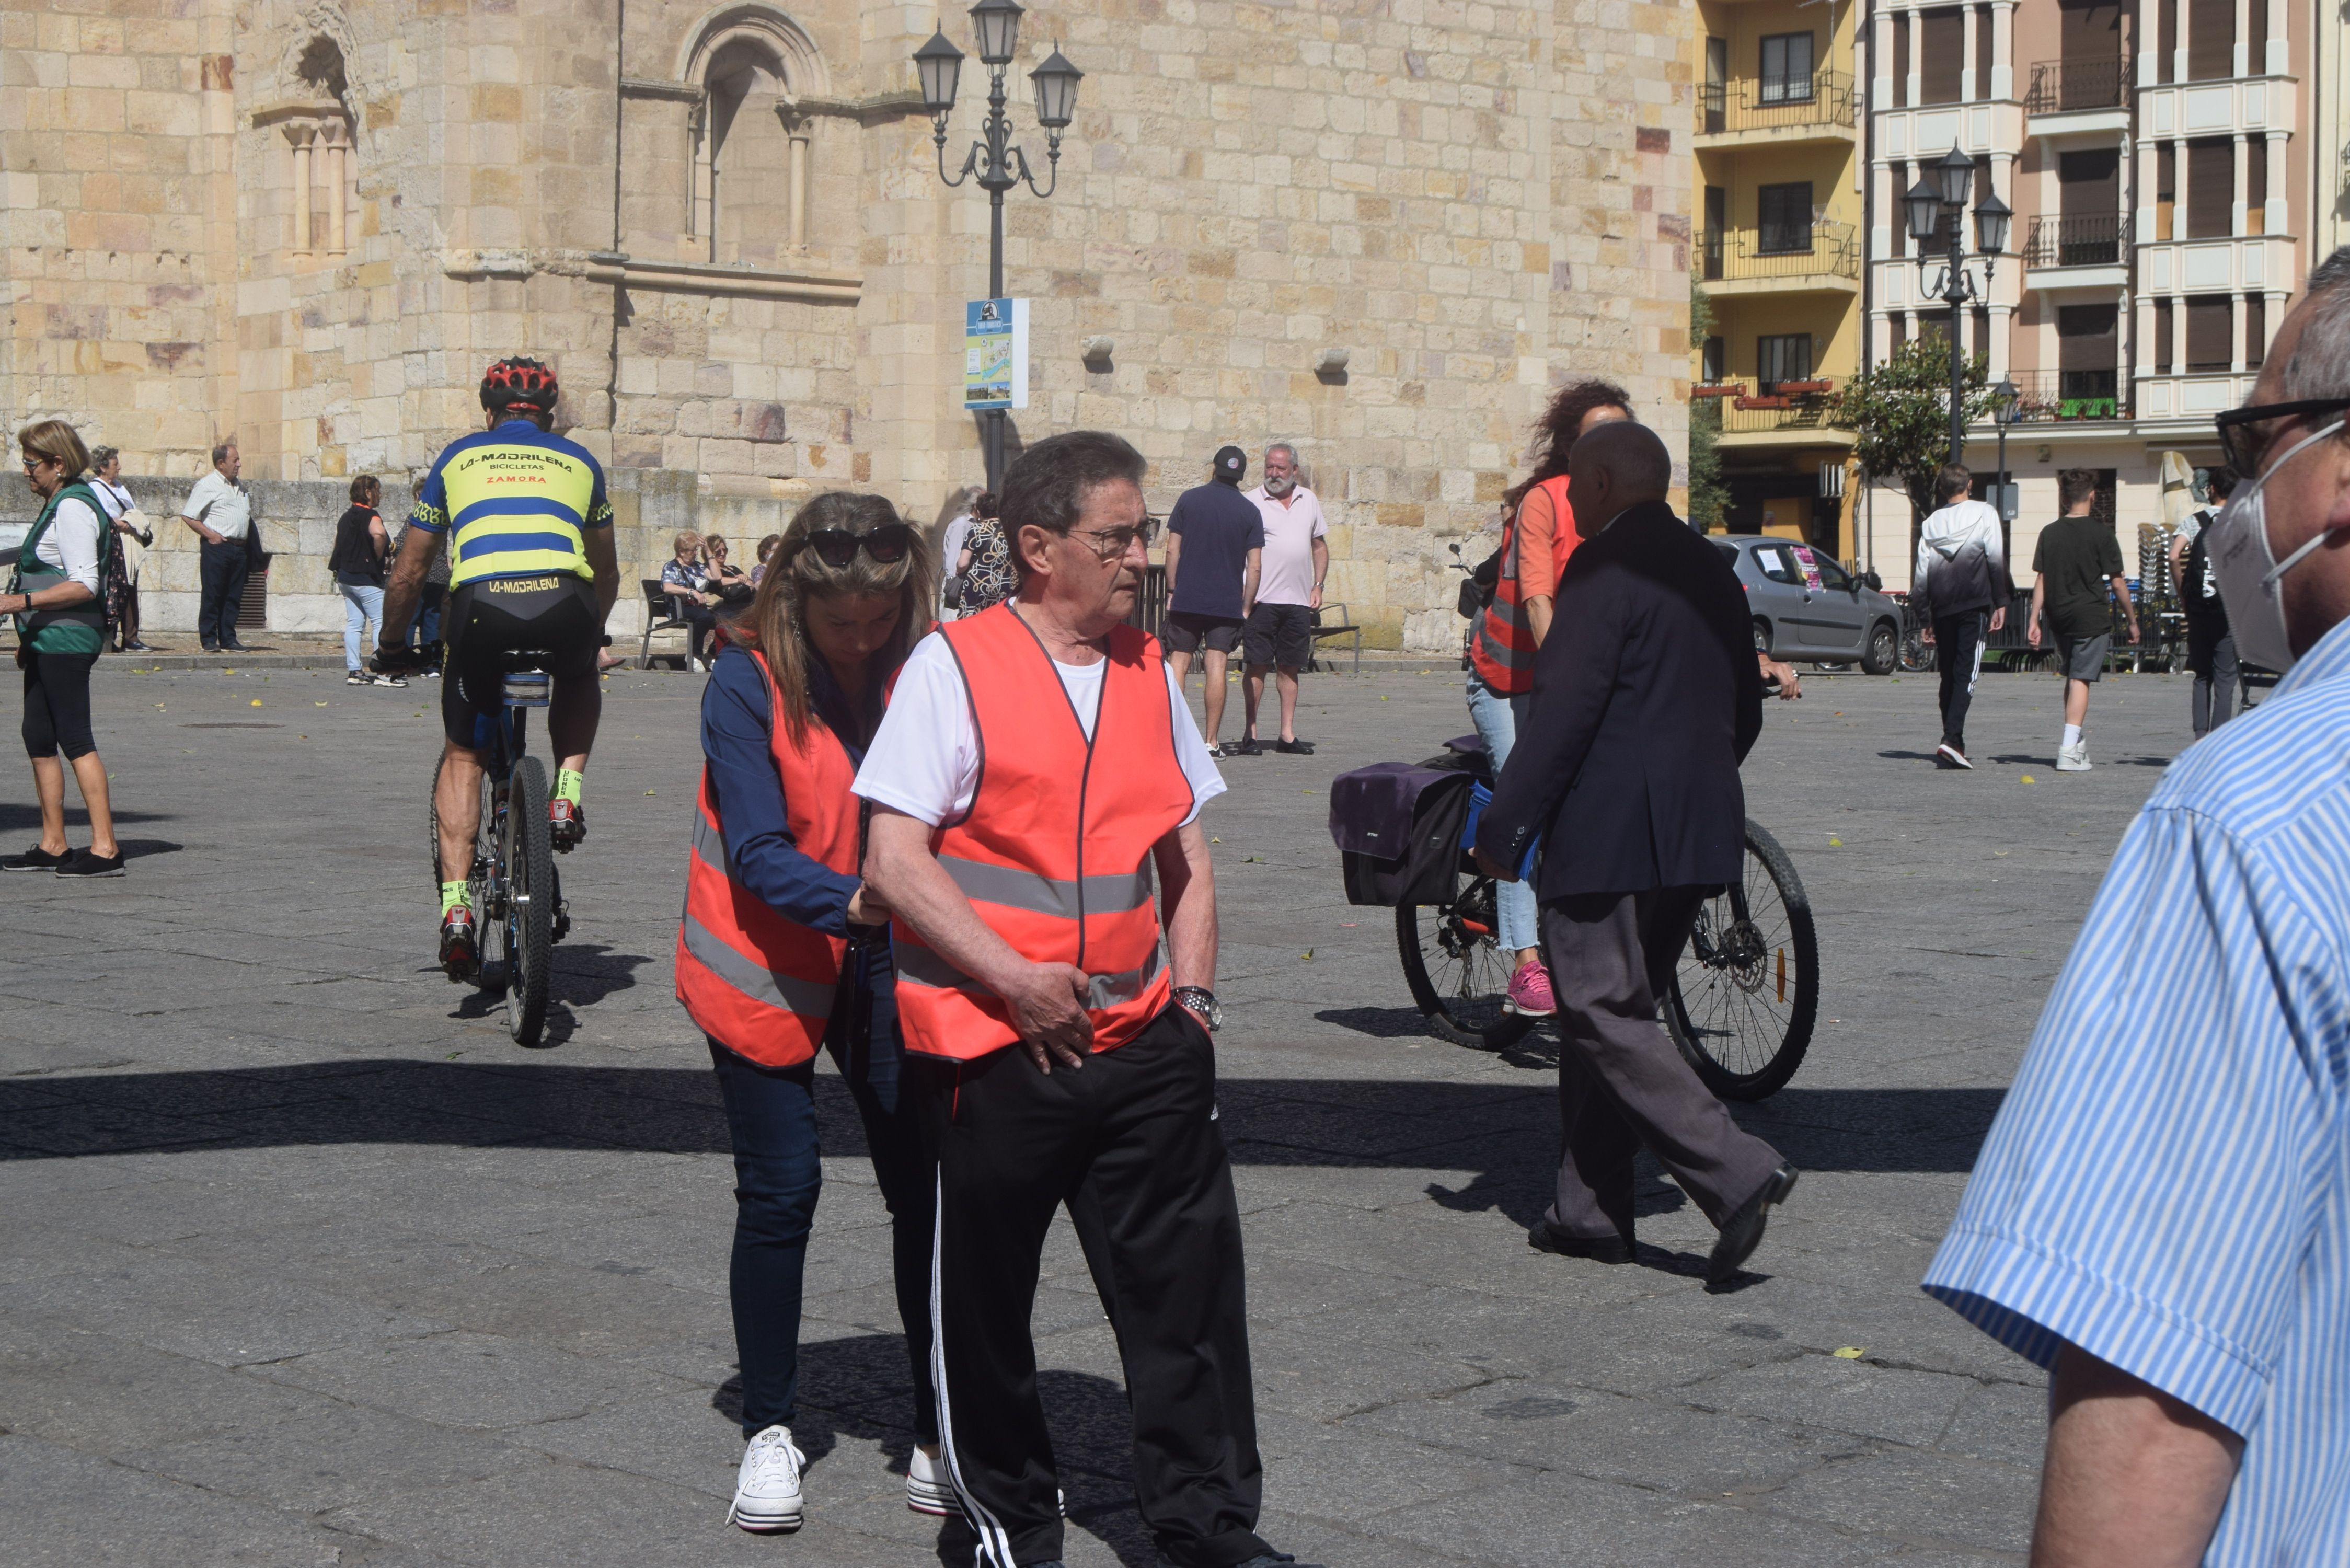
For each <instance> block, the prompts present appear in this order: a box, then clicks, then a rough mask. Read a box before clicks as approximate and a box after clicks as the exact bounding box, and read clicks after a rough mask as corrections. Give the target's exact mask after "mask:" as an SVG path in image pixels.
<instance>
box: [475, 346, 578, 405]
mask: <svg viewBox="0 0 2350 1568" xmlns="http://www.w3.org/2000/svg"><path fill="white" fill-rule="evenodd" d="M561 391H562V389H561V387H559V386H558V385H557V384H556V379H555V371H554V370H553V369H551V368H550V367H548V366H546V365H543V364H541V363H540V362H539V361H538V360H536V359H531V358H524V357H523V356H521V355H515V357H514V358H509V359H501V360H499V361H498V362H497V363H496V364H494V365H493V366H491V367H490V368H489V370H488V372H487V373H485V374H484V376H483V377H482V407H483V408H484V409H486V410H489V411H490V412H492V413H496V414H551V413H553V412H554V411H555V400H556V397H557V396H558V395H559V394H560V393H561Z"/></svg>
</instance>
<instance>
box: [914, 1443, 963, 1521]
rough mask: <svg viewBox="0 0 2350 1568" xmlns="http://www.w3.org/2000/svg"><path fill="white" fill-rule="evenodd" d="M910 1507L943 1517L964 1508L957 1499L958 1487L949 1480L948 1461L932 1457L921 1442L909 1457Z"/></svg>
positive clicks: (918, 1511)
mask: <svg viewBox="0 0 2350 1568" xmlns="http://www.w3.org/2000/svg"><path fill="white" fill-rule="evenodd" d="M906 1506H907V1507H908V1508H910V1509H912V1510H913V1511H915V1512H916V1513H930V1514H936V1515H937V1516H939V1517H940V1518H941V1519H944V1518H946V1517H947V1516H948V1515H950V1514H954V1513H960V1512H961V1511H962V1505H961V1504H960V1503H958V1502H956V1501H955V1494H954V1486H953V1484H952V1483H951V1482H950V1481H949V1480H947V1462H946V1460H945V1459H932V1458H931V1456H930V1455H928V1454H926V1453H924V1452H922V1449H921V1445H920V1444H919V1443H917V1444H916V1445H914V1451H913V1452H912V1453H910V1454H909V1455H907V1456H906Z"/></svg>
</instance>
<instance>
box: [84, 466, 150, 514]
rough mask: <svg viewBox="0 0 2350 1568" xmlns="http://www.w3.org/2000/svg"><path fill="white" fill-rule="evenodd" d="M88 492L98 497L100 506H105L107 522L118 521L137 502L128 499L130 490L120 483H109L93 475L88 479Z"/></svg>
mask: <svg viewBox="0 0 2350 1568" xmlns="http://www.w3.org/2000/svg"><path fill="white" fill-rule="evenodd" d="M89 493H91V494H92V495H95V496H97V497H98V504H99V505H100V506H103V507H105V508H106V520H107V521H108V522H109V523H120V521H122V514H124V513H126V512H128V511H130V509H131V508H132V507H134V506H136V505H138V504H139V503H137V502H136V501H133V500H131V499H130V491H128V490H126V489H124V488H123V487H122V486H121V485H120V484H109V483H107V482H106V481H105V480H103V479H99V478H98V477H96V476H95V475H93V476H91V478H90V481H89Z"/></svg>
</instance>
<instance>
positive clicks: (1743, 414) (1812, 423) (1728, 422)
mask: <svg viewBox="0 0 2350 1568" xmlns="http://www.w3.org/2000/svg"><path fill="white" fill-rule="evenodd" d="M1742 401H1743V402H1748V403H1756V402H1762V403H1770V402H1773V401H1776V400H1775V399H1773V398H1770V397H1759V398H1746V399H1737V398H1724V399H1722V400H1721V433H1722V434H1724V435H1757V434H1761V433H1763V432H1765V431H1824V430H1826V429H1828V428H1829V426H1828V416H1829V415H1831V414H1833V413H1834V412H1835V397H1834V395H1833V394H1830V395H1827V396H1820V395H1817V394H1813V395H1810V396H1804V397H1794V398H1789V399H1787V400H1786V402H1787V406H1786V407H1784V408H1744V409H1742V408H1740V407H1739V406H1738V405H1739V403H1740V402H1742Z"/></svg>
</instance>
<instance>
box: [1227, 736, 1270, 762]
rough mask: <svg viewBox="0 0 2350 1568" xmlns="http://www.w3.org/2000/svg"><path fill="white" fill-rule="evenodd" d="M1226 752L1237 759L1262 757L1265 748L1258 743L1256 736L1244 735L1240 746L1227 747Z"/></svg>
mask: <svg viewBox="0 0 2350 1568" xmlns="http://www.w3.org/2000/svg"><path fill="white" fill-rule="evenodd" d="M1224 750H1225V751H1226V752H1227V753H1230V754H1232V756H1235V757H1261V756H1263V755H1264V748H1263V746H1261V745H1259V744H1258V743H1257V738H1256V737H1255V736H1254V735H1243V736H1242V737H1241V738H1240V742H1239V743H1238V744H1236V745H1231V746H1227V747H1225V748H1224Z"/></svg>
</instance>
